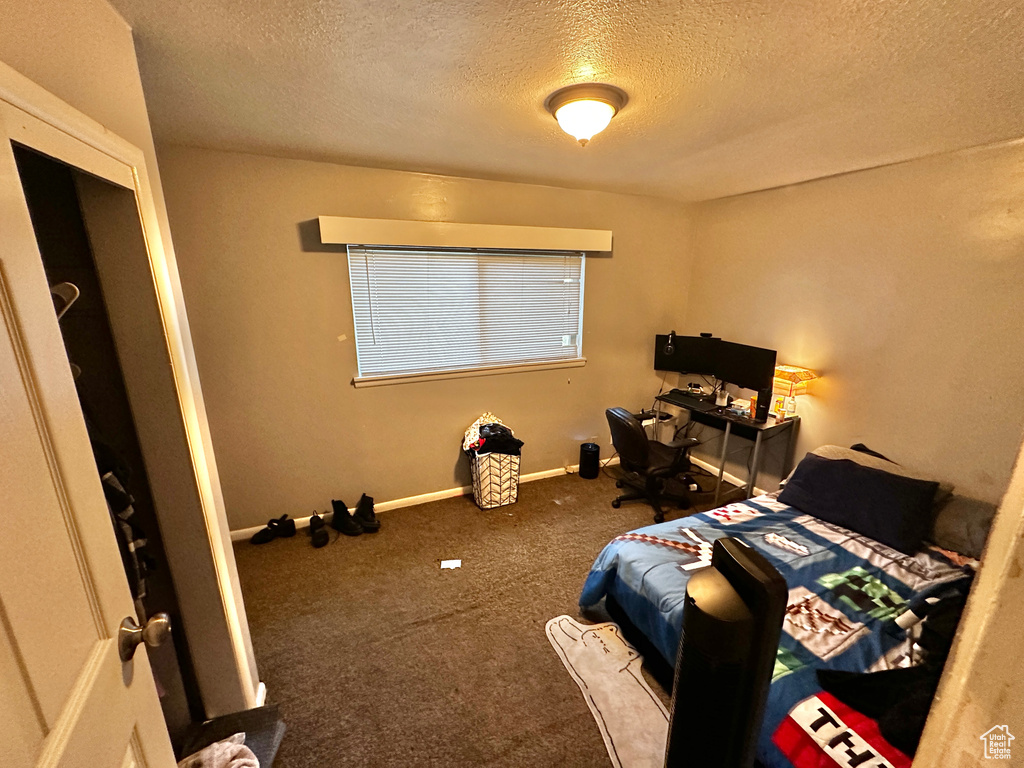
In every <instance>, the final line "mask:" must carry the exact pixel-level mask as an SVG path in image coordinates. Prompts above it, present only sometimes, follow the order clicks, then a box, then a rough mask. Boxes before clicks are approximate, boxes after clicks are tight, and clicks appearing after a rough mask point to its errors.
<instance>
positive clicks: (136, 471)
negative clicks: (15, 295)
mask: <svg viewBox="0 0 1024 768" xmlns="http://www.w3.org/2000/svg"><path fill="white" fill-rule="evenodd" d="M14 155H15V159H16V161H17V165H18V172H19V175H20V177H21V183H22V187H23V189H24V192H25V199H26V201H27V203H28V208H29V213H30V216H31V219H32V226H33V229H34V231H35V235H36V240H37V242H38V244H39V251H40V254H41V256H42V261H43V268H44V270H45V271H46V276H47V279H48V281H49V283H50V285H51V286H57V285H60V284H63V283H70V284H72V285H74V286H75V287H76V288H77V290H78V292H79V295H78V297H77V298H76V299H75V300H74V302H73V303H72V304H71V305H70V306H69V307H68V308H67V309H66V311H65V312H64V314H63V316H62V317H61V320H60V329H61V334H62V336H63V338H64V345H65V348H66V350H67V353H68V359H69V365H71V366H72V371H73V373H74V375H75V377H76V378H75V385H76V387H77V390H78V395H79V400H80V402H81V405H82V410H83V415H84V416H85V420H86V423H87V425H88V427H89V433H90V438H91V440H92V442H93V447H94V451H95V452H96V456H97V463H98V465H99V467H98V473H99V474H105V473H107V472H110V473H111V474H113V475H114V476H115V478H116V480H117V482H119V483H120V484H121V485H123V486H124V490H125V491H126V492H127V494H129V495H130V496H131V498H132V501H131V509H132V510H133V512H132V514H131V516H130V518H129V520H130V521H131V523H132V524H133V526H134V527H135V529H136V530H135V535H134V536H125V535H124V533H125V530H124V529H123V526H120V524H119V523H118V522H117V521H116V520H115V519H114V517H113V516H112V519H111V535H112V536H116V537H117V538H118V544H119V547H120V548H121V551H122V559H123V560H124V561H125V568H126V574H125V576H126V580H127V581H128V584H129V587H130V589H131V591H132V595H133V597H136V598H137V599H136V605H137V606H138V608H139V611H140V613H144V614H145V616H139V617H138V618H139V620H140V623H141V622H142V621H144V620H145V617H146V616H151V615H153V614H154V613H157V612H159V611H165V612H167V613H168V614H170V616H171V621H172V626H173V627H174V631H173V634H172V639H173V642H170V643H165V644H164V645H162V646H160V647H157V648H150V649H148V652H149V658H150V663H151V665H152V667H153V673H154V676H155V678H156V685H157V691H158V693H159V694H160V703H161V705H162V707H163V712H164V718H165V720H166V722H167V729H168V732H169V734H170V736H171V741H172V743H173V744H174V746H175V749H176V750H177V748H178V747H179V746H180V742H181V739H182V738H183V736H184V735H185V732H186V730H187V729H188V727H189V725H190V724H191V723H193V722H199V721H202V720H203V719H204V714H203V707H202V701H201V698H200V696H199V690H198V686H197V685H196V682H195V676H194V672H193V666H192V660H191V657H190V655H189V649H188V644H187V642H186V639H185V632H184V627H183V624H182V618H181V611H180V609H179V606H178V599H177V596H176V594H175V589H174V582H173V579H172V577H171V573H170V571H169V566H168V564H167V558H166V557H165V554H164V547H163V541H162V539H161V536H160V528H159V525H158V523H157V517H156V513H155V506H154V504H155V502H154V499H153V496H152V492H151V490H150V486H149V480H148V473H147V471H146V465H145V462H144V460H143V455H142V450H141V448H140V445H139V439H138V435H137V432H136V429H135V422H134V419H133V416H132V411H131V407H130V404H129V399H128V392H127V389H126V385H125V381H124V377H123V374H122V370H121V362H120V360H119V357H118V350H117V347H116V344H115V340H114V335H113V332H112V330H111V324H110V318H109V315H108V312H107V307H106V305H105V303H104V299H103V288H102V285H101V282H100V277H99V273H98V272H97V269H96V263H95V260H94V258H93V253H92V248H91V246H90V242H89V234H88V229H87V225H86V220H85V217H84V216H83V213H82V205H81V200H80V197H79V192H78V183H79V181H80V180H81V178H80V177H84V174H83V173H82V172H81V171H78V170H76V169H73V168H71V167H69V166H67V165H65V164H63V163H61V162H58V161H56V160H53V159H51V158H49V157H46V156H45V155H41V154H39V153H37V152H34V151H32V150H30V149H26V148H24V147H20V146H17V145H15V146H14ZM88 182H89V183H91V184H96V183H99V182H97V180H96V179H95V178H93V177H88ZM110 186H111V189H113V190H117V191H120V192H123V194H125V195H128V196H131V195H132V193H131V192H130V191H128V190H120V189H119V188H116V187H114V186H113V185H110ZM140 288H141V289H146V290H150V291H151V290H152V286H143V287H140ZM55 303H56V304H61V303H62V302H61V300H55ZM108 486H109V479H108V483H106V484H105V493H106V494H107V498H108V500H110V499H111V498H112V497H116V493H113V492H111V490H110V487H108ZM112 506H118V504H117V502H116V501H115V502H112ZM113 511H114V512H121V515H122V517H124V511H123V509H118V510H113ZM112 515H113V512H112ZM140 538H144V540H145V546H143V547H139V548H138V551H135V552H132V551H131V550H132V549H133V548H134V547H133V546H129V545H128V542H129V541H130V540H132V541H136V542H137V541H138V540H139V539H140ZM137 568H139V569H141V572H140V571H137V570H136V569H137ZM139 575H143V576H144V585H143V583H142V582H140V579H139V578H138V577H139ZM140 592H141V593H142V594H139V593H140Z"/></svg>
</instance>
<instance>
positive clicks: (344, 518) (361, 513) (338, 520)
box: [331, 493, 380, 536]
mask: <svg viewBox="0 0 1024 768" xmlns="http://www.w3.org/2000/svg"><path fill="white" fill-rule="evenodd" d="M331 507H333V508H334V516H333V517H332V518H331V527H332V528H333V529H334V530H336V531H338V532H339V533H343V534H345V535H346V536H359V535H360V534H362V533H376V532H377V531H379V530H380V520H378V519H377V516H376V515H375V514H374V513H373V497H372V496H367V495H366V494H365V493H364V494H363V495H362V497H361V498H360V499H359V503H358V504H356V511H355V513H354V514H353V513H350V512H349V511H348V507H346V506H345V502H344V501H341V500H339V499H333V500H332V501H331Z"/></svg>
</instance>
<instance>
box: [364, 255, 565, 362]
mask: <svg viewBox="0 0 1024 768" xmlns="http://www.w3.org/2000/svg"><path fill="white" fill-rule="evenodd" d="M583 261H584V260H583V254H582V253H574V252H573V253H568V252H551V251H477V250H469V249H410V248H384V247H368V246H355V245H350V246H349V247H348V267H349V281H350V283H351V288H352V314H353V316H354V319H355V335H356V353H357V356H358V359H359V376H360V377H361V378H367V377H385V376H400V375H403V374H417V373H439V372H444V371H464V370H469V369H475V368H490V367H496V366H503V365H522V364H528V363H544V362H556V361H560V360H575V359H578V358H580V357H582V349H581V331H582V323H583V275H584V268H583Z"/></svg>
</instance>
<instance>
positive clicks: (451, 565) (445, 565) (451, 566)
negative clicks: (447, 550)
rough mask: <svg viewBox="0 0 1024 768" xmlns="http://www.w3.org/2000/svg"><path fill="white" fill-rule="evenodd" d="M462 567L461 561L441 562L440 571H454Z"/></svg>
mask: <svg viewBox="0 0 1024 768" xmlns="http://www.w3.org/2000/svg"><path fill="white" fill-rule="evenodd" d="M461 567H462V561H461V560H442V561H441V570H442V571H454V570H455V569H456V568H461Z"/></svg>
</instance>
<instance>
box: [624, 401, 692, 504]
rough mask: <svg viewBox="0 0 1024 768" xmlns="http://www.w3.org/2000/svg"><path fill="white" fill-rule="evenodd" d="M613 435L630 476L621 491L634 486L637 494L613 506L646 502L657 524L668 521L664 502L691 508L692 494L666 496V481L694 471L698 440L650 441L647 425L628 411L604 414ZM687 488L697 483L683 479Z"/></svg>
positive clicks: (631, 494) (685, 477) (625, 495)
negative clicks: (692, 459) (693, 451)
mask: <svg viewBox="0 0 1024 768" xmlns="http://www.w3.org/2000/svg"><path fill="white" fill-rule="evenodd" d="M604 413H605V416H607V417H608V426H609V428H610V429H611V431H612V445H614V446H615V450H616V452H618V454H619V466H621V467H622V468H623V469H624V470H625V471H626V475H625V477H623V478H622V479H620V480H617V481H616V482H615V486H616V487H617V488H622V487H623V486H626V485H628V486H630V487H631V488H634V489H635V492H634V493H625V494H623V495H622V496H619V497H618V498H616V499H615V500H614V501H613V502H612V506H613V507H615V508H616V509H618V508H619V507H620V506H621V505H622V502H624V501H637V500H641V499H642V500H644V501H646V502H647V503H648V504H650V505H651V506H652V507H654V522H656V523H662V522H664V521H665V513H664V512H662V509H661V502H662V501H665V500H667V501H674V502H676V504H677V505H678V506H679V508H680V509H687V508H688V507H689V506H690V498H689V494H685V493H684V494H675V493H666V492H665V483H666V481H668V480H670V479H672V478H674V477H678V476H679V475H684V473H685V472H686V470H688V469H689V468H690V456H689V452H690V449H691V448H693V446H695V445H698V444H699V442H700V441H699V440H697V439H696V438H694V437H686V438H683V439H681V440H676V441H674V442H671V443H659V442H658V441H657V440H649V439H648V438H647V433H646V432H645V431H644V428H643V425H642V424H641V423H640V422H639V421H637V420H636V418H635V417H634V416H633V414H631V413H630V412H629V411H627V410H626V409H625V408H609V409H608V410H607V411H605V412H604ZM682 481H683V483H684V485H685V486H687V487H688V486H689V484H690V483H692V482H693V480H692V479H691V478H690V477H688V476H685V475H684V476H683V478H682Z"/></svg>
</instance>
